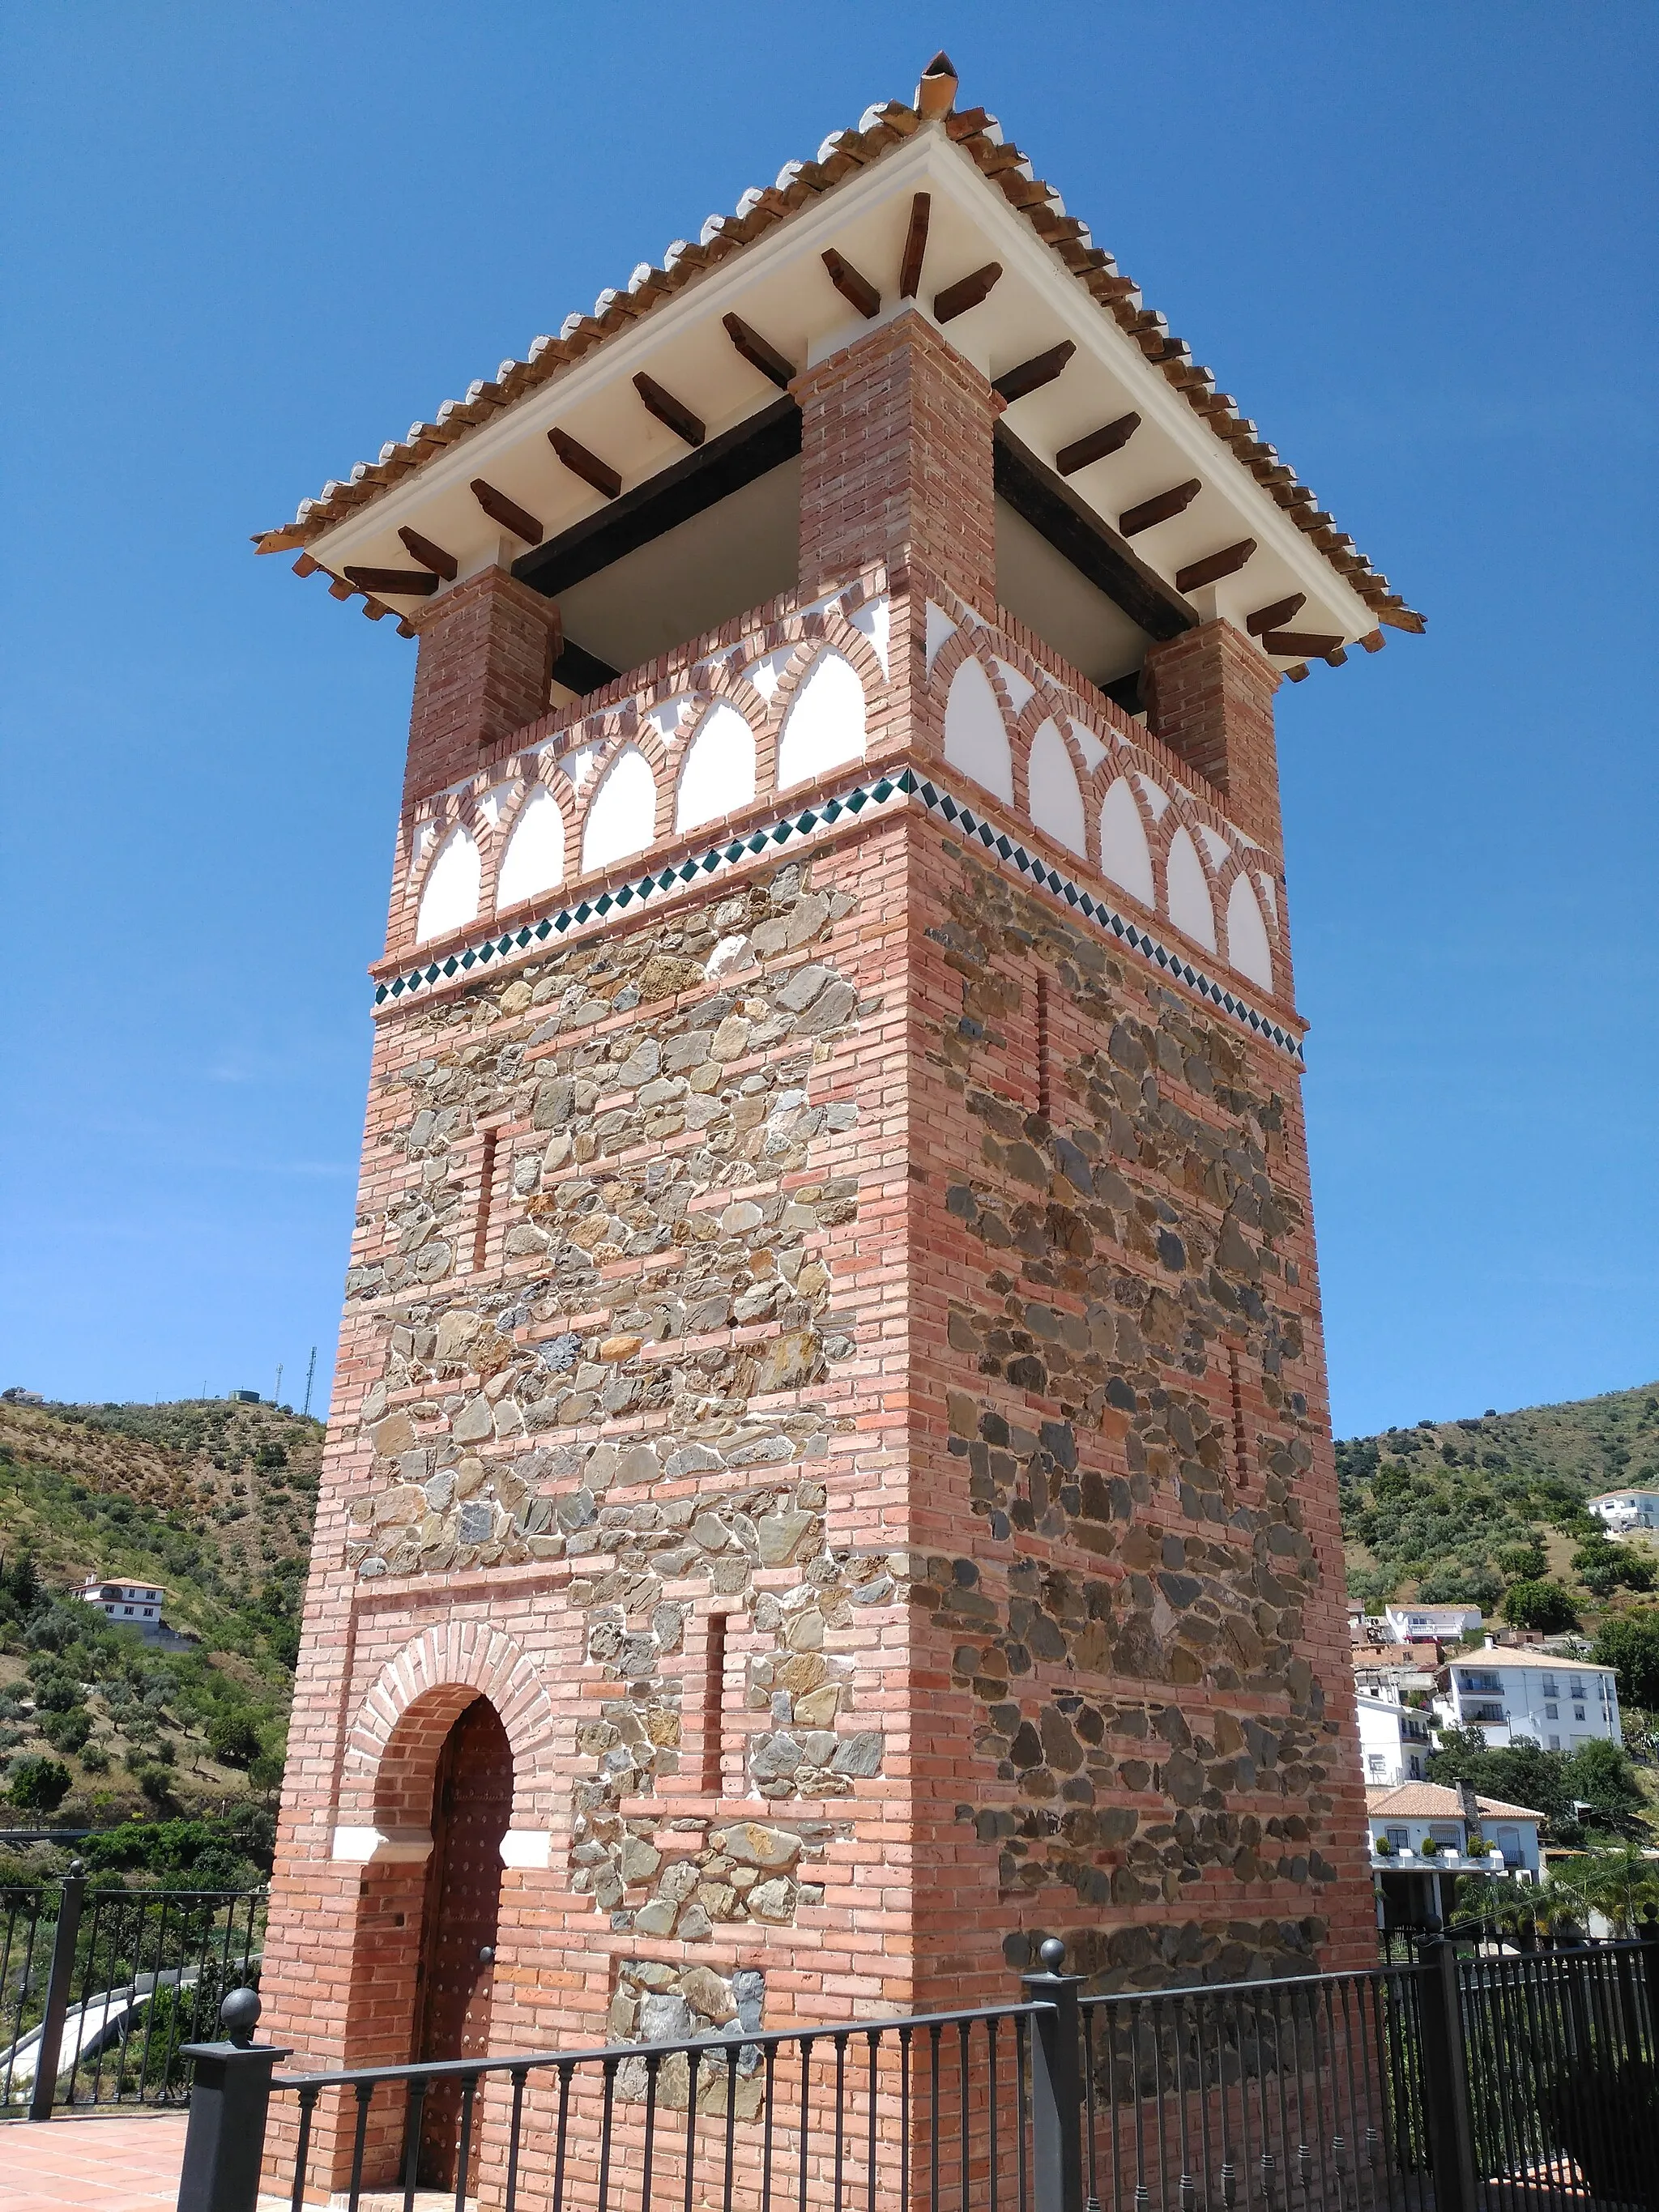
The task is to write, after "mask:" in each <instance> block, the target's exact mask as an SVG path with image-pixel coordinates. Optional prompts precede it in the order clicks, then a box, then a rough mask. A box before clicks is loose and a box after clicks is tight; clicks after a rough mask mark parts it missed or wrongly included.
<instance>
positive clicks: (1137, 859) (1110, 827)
mask: <svg viewBox="0 0 1659 2212" xmlns="http://www.w3.org/2000/svg"><path fill="white" fill-rule="evenodd" d="M1100 869H1101V873H1102V874H1103V875H1105V876H1109V877H1110V878H1111V879H1112V881H1113V882H1114V883H1115V884H1121V886H1122V888H1123V889H1124V890H1126V891H1127V892H1128V893H1129V895H1130V896H1131V897H1132V898H1138V899H1139V901H1140V903H1141V904H1142V906H1148V907H1149V906H1152V905H1153V904H1154V900H1153V897H1152V854H1151V852H1150V851H1149V850H1148V848H1147V844H1146V825H1145V824H1144V823H1143V822H1142V821H1141V818H1140V809H1139V806H1138V805H1136V803H1135V795H1134V793H1133V791H1131V790H1130V788H1129V784H1128V779H1127V777H1126V776H1119V778H1118V780H1117V781H1116V782H1115V784H1113V785H1112V787H1111V788H1110V790H1109V791H1108V793H1106V796H1105V798H1104V799H1102V801H1101V803H1100Z"/></svg>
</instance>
